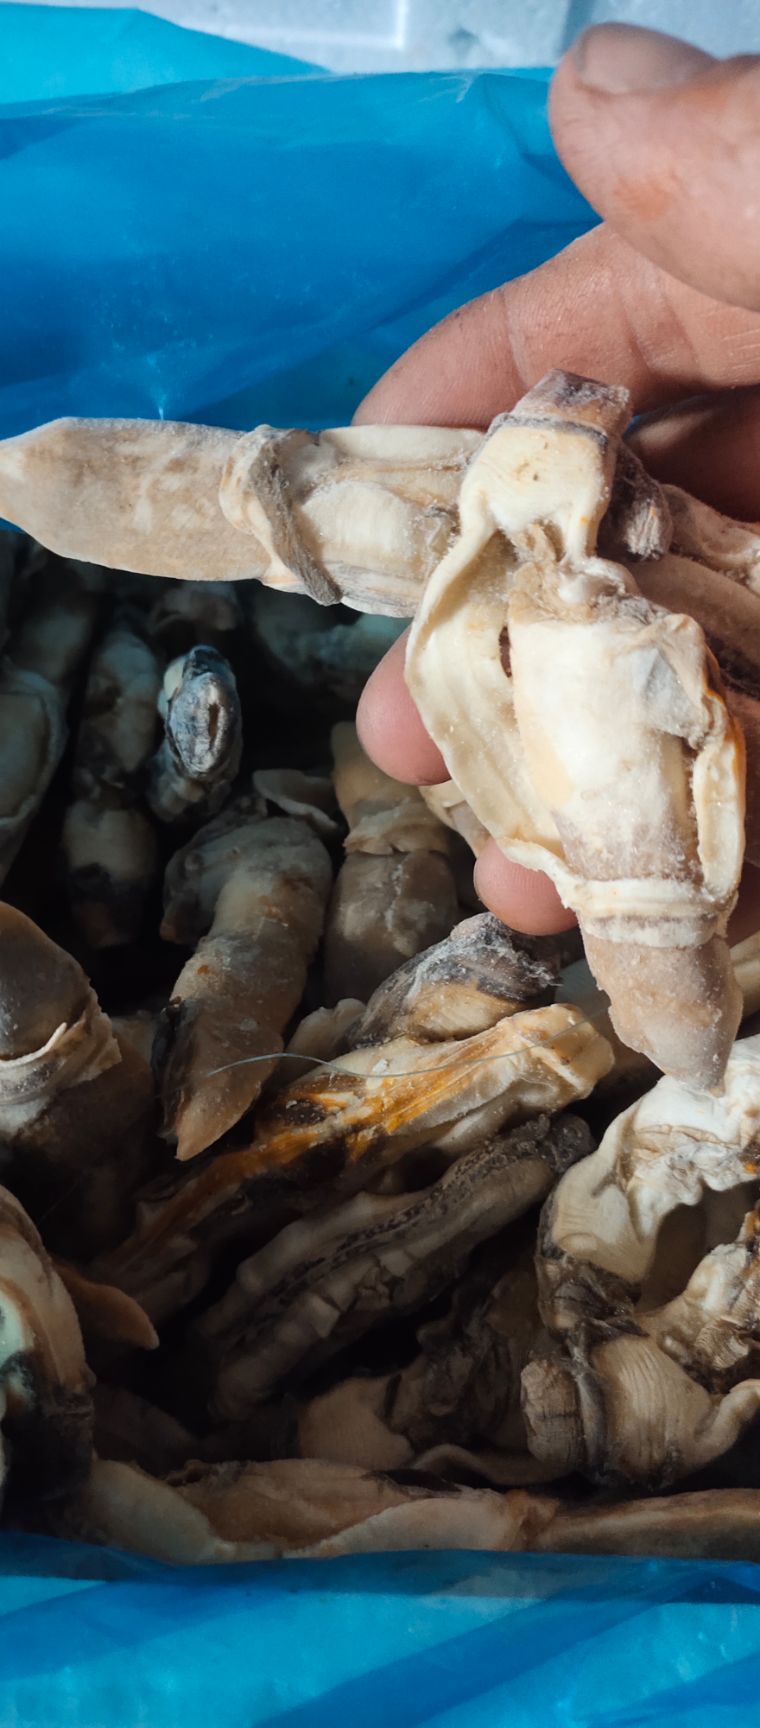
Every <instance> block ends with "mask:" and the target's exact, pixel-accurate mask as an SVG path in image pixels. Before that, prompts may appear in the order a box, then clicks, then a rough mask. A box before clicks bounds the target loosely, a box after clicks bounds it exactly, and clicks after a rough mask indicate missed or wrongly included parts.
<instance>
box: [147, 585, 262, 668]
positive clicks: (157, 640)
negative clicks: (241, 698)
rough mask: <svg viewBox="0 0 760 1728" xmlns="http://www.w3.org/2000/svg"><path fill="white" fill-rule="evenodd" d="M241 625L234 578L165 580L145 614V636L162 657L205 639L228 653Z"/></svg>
mask: <svg viewBox="0 0 760 1728" xmlns="http://www.w3.org/2000/svg"><path fill="white" fill-rule="evenodd" d="M242 628H243V611H242V607H241V604H240V597H239V593H238V589H237V587H236V585H235V583H234V582H167V583H166V584H165V585H164V587H163V588H162V589H161V591H160V593H158V594H157V595H156V596H155V597H154V599H153V604H152V605H151V608H150V612H149V614H148V625H147V630H148V638H149V640H150V642H151V643H152V644H153V647H154V648H156V649H157V650H158V652H159V653H160V654H161V655H162V656H163V657H164V659H165V660H167V661H170V660H176V659H177V658H178V656H179V655H181V654H189V652H190V650H191V648H197V647H198V646H199V644H200V643H203V642H205V643H207V644H208V645H209V646H210V647H212V648H217V649H218V650H219V653H220V654H226V655H229V654H230V653H231V652H232V651H233V650H234V647H235V643H236V641H237V639H238V638H239V636H240V632H241V630H242Z"/></svg>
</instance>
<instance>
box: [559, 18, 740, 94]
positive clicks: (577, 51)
mask: <svg viewBox="0 0 760 1728" xmlns="http://www.w3.org/2000/svg"><path fill="white" fill-rule="evenodd" d="M572 58H573V62H574V66H575V71H576V74H577V76H578V77H579V78H580V79H581V81H582V83H584V84H587V85H588V87H589V89H591V90H603V91H605V93H606V94H607V95H610V96H624V95H633V94H635V93H636V92H639V93H641V94H644V93H645V92H646V91H649V90H667V89H670V88H672V86H673V85H675V84H688V82H689V79H690V78H694V77H696V74H697V73H698V72H703V71H704V70H705V67H707V66H711V65H713V58H712V55H711V54H703V53H702V50H701V48H693V47H692V45H691V43H690V42H679V40H678V38H677V37H675V36H663V35H662V33H661V32H660V31H659V30H642V29H640V28H639V26H638V25H636V24H596V25H594V26H593V27H592V29H590V30H584V31H583V34H582V35H581V36H579V37H578V40H577V42H575V43H574V44H573V48H572Z"/></svg>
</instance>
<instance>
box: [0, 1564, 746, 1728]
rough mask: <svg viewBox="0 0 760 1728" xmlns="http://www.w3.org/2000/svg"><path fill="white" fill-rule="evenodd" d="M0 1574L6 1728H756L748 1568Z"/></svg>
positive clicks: (11, 1569)
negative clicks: (752, 1727)
mask: <svg viewBox="0 0 760 1728" xmlns="http://www.w3.org/2000/svg"><path fill="white" fill-rule="evenodd" d="M2 1554H3V1550H2V1545H1V1544H0V1559H2ZM5 1564H6V1568H8V1573H7V1575H6V1577H5V1579H4V1580H3V1584H2V1595H3V1602H2V1605H3V1607H4V1610H5V1615H6V1620H5V1623H4V1627H3V1636H2V1638H1V1639H0V1721H1V1722H2V1723H3V1725H4V1728H5V1725H6V1724H11V1723H13V1724H14V1725H16V1724H18V1725H19V1728H21V1725H23V1728H32V1725H35V1728H36V1725H37V1724H39V1725H40V1728H42V1725H43V1724H44V1725H45V1728H64V1725H65V1728H117V1725H118V1728H127V1725H129V1728H138V1725H139V1728H143V1725H144V1728H259V1725H263V1724H270V1725H272V1728H274V1725H275V1724H276V1725H277V1728H343V1725H345V1728H353V1725H354V1724H360V1725H361V1728H421V1725H422V1724H425V1728H633V1725H634V1724H645V1723H646V1724H657V1725H660V1724H662V1725H665V1724H669V1723H671V1722H675V1723H677V1724H678V1728H740V1725H741V1728H748V1725H749V1724H752V1723H753V1722H755V1721H756V1720H757V1709H758V1705H757V1699H758V1681H759V1680H760V1569H759V1568H758V1567H756V1566H751V1565H746V1566H745V1565H738V1564H733V1565H717V1564H708V1563H707V1562H685V1561H670V1562H658V1561H654V1560H653V1561H647V1560H607V1559H598V1558H596V1559H581V1558H575V1559H563V1558H555V1557H550V1556H546V1555H541V1556H534V1557H532V1558H514V1559H513V1558H511V1557H510V1556H509V1555H488V1554H421V1555H420V1554H398V1555H375V1556H373V1557H372V1558H366V1559H361V1558H356V1559H353V1558H352V1559H346V1560H333V1561H325V1560H321V1561H320V1560H317V1561H310V1562H307V1561H297V1562H296V1561H284V1562H281V1563H279V1564H276V1565H275V1564H267V1565H258V1566H243V1567H227V1566H225V1567H219V1568H216V1567H212V1568H206V1569H200V1568H189V1569H184V1570H179V1569H177V1570H175V1569H172V1568H170V1567H165V1566H159V1565H156V1564H153V1563H148V1562H144V1561H136V1560H133V1559H131V1558H129V1557H127V1556H124V1555H118V1554H108V1553H101V1552H98V1551H96V1550H93V1549H88V1548H78V1547H76V1546H74V1545H61V1547H60V1549H56V1547H55V1545H53V1544H49V1543H46V1542H43V1541H39V1540H37V1539H34V1538H19V1539H12V1538H8V1539H7V1540H6V1544H5Z"/></svg>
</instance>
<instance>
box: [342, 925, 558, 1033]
mask: <svg viewBox="0 0 760 1728" xmlns="http://www.w3.org/2000/svg"><path fill="white" fill-rule="evenodd" d="M558 980H559V968H558V967H557V966H556V965H555V964H554V961H553V958H552V955H551V952H546V953H544V952H542V948H541V943H540V942H539V941H535V940H532V939H531V938H530V937H528V936H521V935H519V934H518V933H517V932H516V931H514V930H508V929H507V927H506V925H505V924H502V923H501V922H500V920H499V919H498V918H494V916H493V914H492V913H490V912H481V913H479V914H476V916H475V917H474V918H465V919H463V921H462V922H461V923H460V924H457V925H455V927H454V929H453V930H452V931H451V932H450V934H449V935H448V936H446V937H445V938H444V940H443V941H442V942H438V943H436V944H435V945H434V946H433V947H431V948H426V949H424V950H423V951H422V953H420V954H416V955H415V956H414V958H413V959H411V960H407V962H406V964H405V965H403V966H399V967H398V968H397V970H396V971H395V972H394V973H392V975H391V976H390V977H389V978H387V979H386V980H385V981H384V982H383V983H382V984H379V985H378V987H377V989H376V990H375V991H374V992H373V994H372V996H371V997H370V999H369V1001H368V1003H367V1006H366V1008H365V1010H364V1012H363V1014H362V1015H361V1018H360V1019H359V1021H358V1024H357V1026H356V1028H355V1030H354V1033H353V1036H352V1043H353V1046H354V1048H356V1049H361V1048H363V1046H365V1045H368V1044H382V1043H383V1042H384V1041H385V1040H386V1039H388V1038H401V1037H408V1038H414V1039H416V1040H417V1041H418V1042H420V1043H424V1042H425V1040H426V1039H430V1040H431V1041H438V1040H440V1039H444V1038H467V1037H469V1036H470V1035H471V1034H472V1033H474V1032H485V1031H486V1030H487V1028H488V1027H489V1026H494V1025H495V1024H496V1022H497V1020H501V1019H503V1018H504V1016H505V1015H507V1014H512V1013H518V1012H520V1010H522V1009H525V1008H528V1007H536V1008H538V1007H541V1006H542V1005H543V1004H544V1003H546V1002H548V1000H549V998H550V996H551V994H552V991H553V990H554V988H555V986H556V984H557V983H558Z"/></svg>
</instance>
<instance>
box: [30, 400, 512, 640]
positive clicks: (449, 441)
mask: <svg viewBox="0 0 760 1728" xmlns="http://www.w3.org/2000/svg"><path fill="white" fill-rule="evenodd" d="M481 443H482V437H481V434H480V433H478V432H469V431H461V430H455V431H452V430H449V429H448V428H445V429H441V428H438V427H419V426H350V427H346V428H341V429H339V430H337V431H330V432H319V433H314V434H310V433H308V432H301V431H290V430H288V431H277V430H276V429H274V428H273V427H271V426H260V427H257V429H256V430H255V431H254V432H249V433H244V434H243V435H242V436H241V434H240V433H237V432H229V431H226V430H225V429H224V428H222V427H212V426H188V425H182V424H177V423H172V422H170V421H158V420H73V419H71V420H55V421H52V422H51V423H50V424H49V425H47V426H40V427H37V428H35V430H34V431H32V432H27V433H24V434H23V435H22V436H21V437H18V438H9V439H6V440H5V442H3V443H0V516H4V517H5V518H6V520H7V521H9V522H14V523H15V524H16V526H17V527H19V528H25V529H27V531H28V532H30V533H33V534H34V536H35V538H36V539H37V540H39V541H41V542H42V544H43V545H45V546H49V547H50V548H51V550H52V551H54V552H62V553H63V555H64V556H65V557H75V558H84V559H85V560H89V561H91V562H93V563H99V564H105V565H107V566H108V567H109V568H111V569H123V570H135V571H142V572H144V573H145V574H146V575H153V576H179V577H181V578H188V577H202V578H204V579H206V580H208V579H210V580H212V581H219V580H221V581H234V580H237V579H239V578H241V577H257V578H258V579H259V580H262V581H264V582H266V584H267V586H269V587H273V588H281V589H283V590H285V591H287V592H290V593H296V594H308V595H310V596H311V598H312V599H314V600H317V601H319V602H320V603H323V604H325V603H332V602H334V601H336V600H341V599H342V600H345V601H346V603H347V604H348V605H349V606H352V607H355V608H356V609H357V610H358V611H360V612H378V613H381V614H382V615H383V616H384V617H406V616H409V615H410V614H411V613H412V612H413V611H414V609H415V606H416V604H417V601H418V599H419V596H420V593H421V591H422V588H423V587H424V584H425V582H426V580H427V578H428V576H429V575H430V574H431V572H432V571H433V570H434V568H435V566H436V564H437V563H438V562H439V560H440V559H441V558H442V556H443V554H444V552H445V551H446V548H447V546H448V545H449V543H450V541H451V539H452V537H453V535H454V534H455V533H456V528H457V522H458V498H459V489H460V485H461V481H462V476H463V474H464V472H465V469H466V466H467V463H468V461H469V460H470V458H471V456H472V455H473V454H474V452H475V451H477V449H478V448H479V446H480V444H481Z"/></svg>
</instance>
